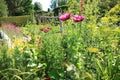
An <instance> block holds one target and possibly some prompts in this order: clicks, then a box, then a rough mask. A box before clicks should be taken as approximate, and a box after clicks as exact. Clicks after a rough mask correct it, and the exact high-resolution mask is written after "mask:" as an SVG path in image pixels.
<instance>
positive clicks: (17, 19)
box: [0, 15, 32, 26]
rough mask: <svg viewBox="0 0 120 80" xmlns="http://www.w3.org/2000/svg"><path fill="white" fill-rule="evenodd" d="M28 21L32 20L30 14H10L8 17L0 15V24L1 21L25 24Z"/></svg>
mask: <svg viewBox="0 0 120 80" xmlns="http://www.w3.org/2000/svg"><path fill="white" fill-rule="evenodd" d="M29 21H31V22H32V18H31V16H30V15H27V16H10V17H0V24H1V23H6V22H7V23H8V22H9V23H14V24H16V25H19V26H20V25H25V24H27V23H28V22H29Z"/></svg>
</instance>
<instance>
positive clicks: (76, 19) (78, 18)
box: [59, 13, 85, 22]
mask: <svg viewBox="0 0 120 80" xmlns="http://www.w3.org/2000/svg"><path fill="white" fill-rule="evenodd" d="M70 17H71V15H70V13H66V14H63V15H61V16H60V17H59V20H61V21H66V20H68V19H70ZM72 19H73V21H74V22H81V21H83V20H84V19H85V17H84V16H79V15H74V16H73V17H72Z"/></svg>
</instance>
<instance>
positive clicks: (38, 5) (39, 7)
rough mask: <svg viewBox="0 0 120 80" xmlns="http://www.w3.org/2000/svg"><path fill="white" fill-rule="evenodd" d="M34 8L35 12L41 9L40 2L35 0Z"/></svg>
mask: <svg viewBox="0 0 120 80" xmlns="http://www.w3.org/2000/svg"><path fill="white" fill-rule="evenodd" d="M34 10H35V12H37V11H40V10H42V4H41V3H40V2H35V3H34Z"/></svg>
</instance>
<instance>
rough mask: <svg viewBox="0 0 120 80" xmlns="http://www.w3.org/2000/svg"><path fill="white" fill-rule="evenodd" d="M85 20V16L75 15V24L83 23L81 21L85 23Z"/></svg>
mask: <svg viewBox="0 0 120 80" xmlns="http://www.w3.org/2000/svg"><path fill="white" fill-rule="evenodd" d="M84 19H85V17H84V16H79V15H74V17H73V21H74V22H81V21H83V20H84Z"/></svg>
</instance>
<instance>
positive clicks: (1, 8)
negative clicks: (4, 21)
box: [0, 0, 8, 17]
mask: <svg viewBox="0 0 120 80" xmlns="http://www.w3.org/2000/svg"><path fill="white" fill-rule="evenodd" d="M7 14H8V12H7V5H6V3H5V1H4V0H0V17H2V16H7Z"/></svg>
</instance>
